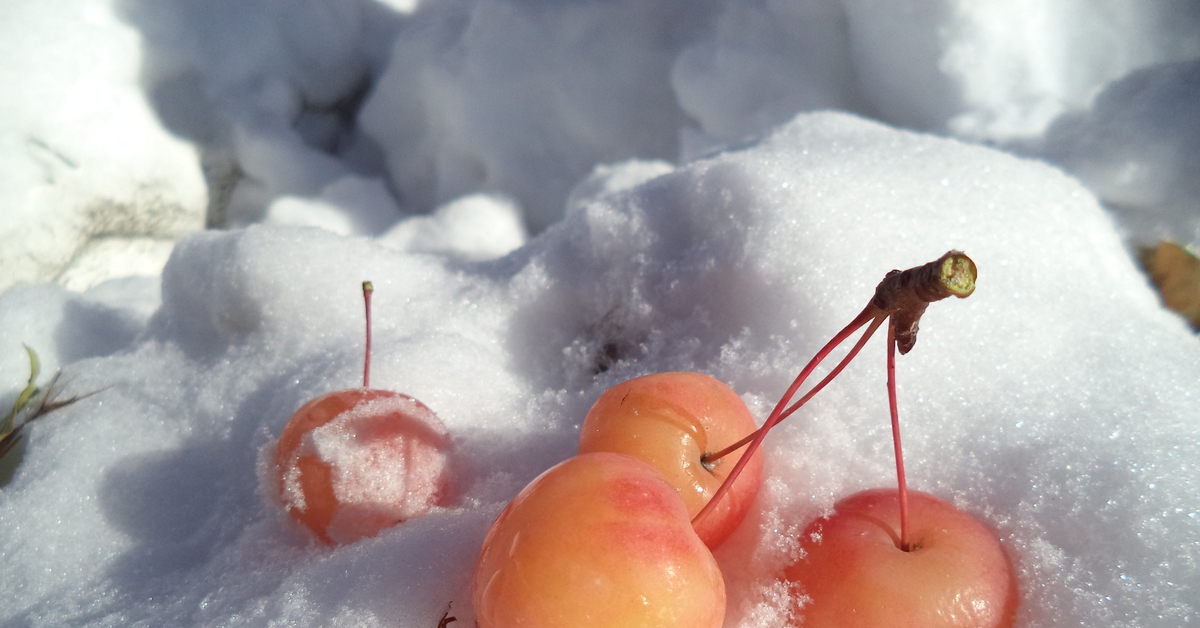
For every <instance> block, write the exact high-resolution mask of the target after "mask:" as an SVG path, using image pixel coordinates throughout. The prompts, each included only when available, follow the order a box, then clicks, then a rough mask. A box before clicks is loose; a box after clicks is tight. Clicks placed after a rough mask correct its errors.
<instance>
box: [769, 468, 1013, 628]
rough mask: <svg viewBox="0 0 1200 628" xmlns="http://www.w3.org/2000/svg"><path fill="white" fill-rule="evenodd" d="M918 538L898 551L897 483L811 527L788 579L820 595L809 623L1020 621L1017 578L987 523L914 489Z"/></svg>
mask: <svg viewBox="0 0 1200 628" xmlns="http://www.w3.org/2000/svg"><path fill="white" fill-rule="evenodd" d="M908 503H909V542H910V544H911V546H912V547H913V549H912V551H909V552H904V551H901V550H900V547H899V543H900V540H899V537H900V533H899V530H900V507H899V501H898V498H897V491H896V490H895V489H875V490H869V491H863V492H861V493H855V494H854V495H851V496H850V497H847V498H846V499H843V500H841V501H839V502H838V503H837V504H835V505H834V512H833V514H831V515H829V516H827V517H823V518H821V519H818V520H816V521H814V522H813V523H812V524H810V525H809V526H808V528H807V529H806V530H805V532H804V537H803V539H802V541H801V546H802V547H803V549H804V552H805V555H804V557H803V558H801V559H800V561H799V562H797V563H795V564H793V565H791V566H790V567H788V568H787V569H786V570H785V572H784V575H785V577H786V578H787V579H788V580H790V581H792V582H796V583H799V584H800V585H801V586H802V587H803V591H802V593H803V594H804V595H806V596H808V598H810V600H811V601H807V602H806V603H804V604H803V605H802V606H801V607H800V608H799V609H798V611H797V615H798V616H800V617H803V621H802V622H800V623H799V624H795V625H798V626H804V628H823V627H827V626H828V627H837V628H882V627H885V626H886V627H889V628H941V627H963V628H966V627H970V628H999V627H1008V626H1012V625H1013V621H1014V618H1015V615H1016V610H1017V586H1016V575H1015V574H1014V572H1013V568H1012V563H1011V562H1010V561H1009V558H1008V555H1007V554H1006V553H1005V551H1004V548H1003V546H1001V545H1000V542H999V541H998V540H997V539H996V537H995V536H994V535H993V534H992V533H991V532H990V531H989V530H988V529H987V528H985V527H984V526H983V525H982V524H981V523H979V522H978V521H976V520H975V519H974V518H973V517H971V516H970V515H968V514H967V513H965V512H963V511H962V510H959V509H958V508H956V507H954V506H953V505H951V504H949V503H948V502H945V501H943V500H941V499H938V498H936V497H934V496H932V495H929V494H928V493H921V492H917V491H909V492H908Z"/></svg>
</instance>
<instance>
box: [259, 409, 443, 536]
mask: <svg viewBox="0 0 1200 628" xmlns="http://www.w3.org/2000/svg"><path fill="white" fill-rule="evenodd" d="M322 449H324V450H325V451H324V453H322ZM452 454H453V442H452V441H451V440H450V435H449V433H448V432H447V431H446V427H445V426H444V425H443V424H442V422H441V421H440V420H439V419H438V418H437V415H435V414H434V413H433V411H432V410H430V409H429V408H428V407H427V406H425V405H424V404H422V403H421V402H420V401H417V400H416V399H413V398H412V397H409V396H408V395H404V394H401V393H396V392H392V391H387V390H377V389H371V388H353V389H348V390H341V391H337V392H332V393H328V394H325V395H321V396H320V397H317V398H315V399H313V400H311V401H309V402H308V403H306V404H304V405H303V406H301V407H300V409H299V410H297V411H296V412H295V414H293V415H292V418H291V419H290V420H289V421H288V423H287V425H286V426H284V428H283V431H282V432H281V433H280V435H279V444H278V446H277V448H276V452H275V472H276V490H277V491H278V495H279V498H280V501H281V502H282V503H283V506H284V508H286V509H287V511H288V514H289V515H291V516H292V517H293V518H294V519H296V520H297V521H299V522H300V523H301V524H303V525H304V526H305V527H307V528H308V529H309V530H311V531H312V532H313V534H315V535H316V536H317V538H318V539H320V540H321V541H323V542H325V543H327V544H331V545H342V544H348V543H353V542H354V541H357V540H359V539H362V538H366V537H372V536H375V535H377V534H378V533H379V532H380V531H381V530H383V529H385V528H388V527H390V526H393V525H395V524H397V523H400V522H402V521H405V520H407V519H409V518H412V517H414V516H417V515H420V514H422V513H424V512H425V511H427V510H428V509H429V508H430V507H432V506H434V505H436V504H438V503H440V501H441V500H442V499H443V498H445V497H446V496H447V494H448V493H449V490H448V485H449V482H450V469H449V467H450V457H451V455H452Z"/></svg>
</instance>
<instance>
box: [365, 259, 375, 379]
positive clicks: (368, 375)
mask: <svg viewBox="0 0 1200 628" xmlns="http://www.w3.org/2000/svg"><path fill="white" fill-rule="evenodd" d="M362 290H363V306H364V307H365V308H366V310H367V342H366V347H365V349H364V351H363V388H370V387H371V293H372V292H374V291H375V286H373V285H371V282H369V281H364V282H363V284H362Z"/></svg>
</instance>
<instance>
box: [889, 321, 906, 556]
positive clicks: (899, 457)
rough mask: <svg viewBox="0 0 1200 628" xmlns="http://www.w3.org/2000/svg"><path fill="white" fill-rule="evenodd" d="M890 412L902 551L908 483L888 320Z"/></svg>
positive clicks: (892, 333) (892, 323)
mask: <svg viewBox="0 0 1200 628" xmlns="http://www.w3.org/2000/svg"><path fill="white" fill-rule="evenodd" d="M887 389H888V410H889V411H891V413H892V443H893V444H894V445H895V448H896V479H897V481H898V483H899V486H900V491H899V498H900V549H901V550H903V551H905V552H907V551H909V545H908V483H907V482H906V481H905V479H904V453H903V452H902V451H901V448H900V411H899V410H898V409H897V406H896V321H895V320H894V319H892V318H891V317H889V318H888V338H887Z"/></svg>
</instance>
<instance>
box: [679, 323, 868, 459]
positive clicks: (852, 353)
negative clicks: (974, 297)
mask: <svg viewBox="0 0 1200 628" xmlns="http://www.w3.org/2000/svg"><path fill="white" fill-rule="evenodd" d="M884 318H885V317H882V316H876V317H875V318H874V319H872V320H871V325H870V326H869V327H867V330H866V331H864V332H863V334H862V336H861V337H859V339H858V342H856V343H855V344H854V347H853V348H851V349H850V352H849V353H847V354H846V357H844V358H842V361H841V362H838V365H837V366H836V367H834V369H833V370H832V371H830V372H829V374H828V375H826V376H825V379H822V380H821V382H820V383H819V384H817V385H816V386H813V387H812V390H810V391H808V392H807V393H805V394H804V396H803V397H801V398H800V401H797V402H796V403H793V404H792V405H790V406H788V409H787V410H784V411H783V412H782V413H780V415H779V418H778V419H777V420H776V421H775V423H776V424H778V423H781V422H782V421H783V420H784V419H786V418H788V417H789V416H791V415H792V414H793V413H794V412H796V411H797V410H799V409H800V408H801V407H802V406H803V405H804V404H806V403H808V400H809V399H812V398H813V397H815V396H816V395H817V393H819V392H821V389H822V388H824V387H825V385H826V384H828V383H829V382H831V381H833V379H834V378H835V377H837V376H838V374H839V373H841V372H842V370H843V369H845V368H846V365H847V364H850V361H851V360H853V359H854V356H856V355H858V352H859V351H861V350H862V348H863V345H865V344H867V341H868V340H870V339H871V336H872V335H873V334H874V333H875V330H876V329H879V326H880V324H882V323H883V320H884ZM814 359H815V358H814ZM818 362H820V360H818ZM764 427H765V426H764ZM762 430H763V428H759V429H757V430H754V431H753V432H751V433H749V434H747V435H746V436H745V437H744V438H742V439H741V440H739V441H738V442H736V443H734V444H732V445H730V446H728V447H726V448H724V449H722V450H720V451H717V452H713V453H710V454H705V455H704V456H703V457H702V458H701V461H702V462H704V463H705V464H711V463H714V462H716V461H718V460H720V459H721V458H724V457H725V456H728V455H729V454H731V453H733V452H735V451H737V450H738V449H740V448H742V447H743V446H744V445H746V444H747V443H749V442H750V441H752V440H754V437H755V436H757V435H758V433H759V432H761V431H762Z"/></svg>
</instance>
